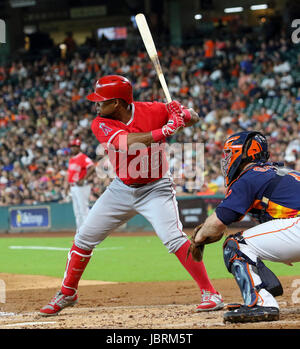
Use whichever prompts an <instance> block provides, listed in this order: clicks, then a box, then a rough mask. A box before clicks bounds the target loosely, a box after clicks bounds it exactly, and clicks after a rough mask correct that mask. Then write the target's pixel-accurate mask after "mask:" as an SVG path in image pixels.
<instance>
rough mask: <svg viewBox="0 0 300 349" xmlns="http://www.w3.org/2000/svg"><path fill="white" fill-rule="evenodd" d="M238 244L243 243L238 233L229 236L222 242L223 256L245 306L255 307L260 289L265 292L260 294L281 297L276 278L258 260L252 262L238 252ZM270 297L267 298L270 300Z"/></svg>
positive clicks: (280, 289) (279, 285) (278, 282)
mask: <svg viewBox="0 0 300 349" xmlns="http://www.w3.org/2000/svg"><path fill="white" fill-rule="evenodd" d="M240 244H245V242H244V240H243V238H242V237H241V235H240V234H239V233H238V234H236V235H233V236H229V237H228V238H227V239H226V240H225V242H224V245H223V254H224V262H225V265H226V267H227V270H228V271H229V272H230V273H232V274H233V276H234V278H235V280H236V282H237V284H238V285H239V288H240V290H241V293H242V297H243V299H244V302H245V305H247V306H249V307H252V306H254V305H256V304H257V302H258V299H259V293H260V291H261V290H262V289H264V290H266V291H267V292H265V291H262V292H263V293H262V294H268V293H270V294H271V295H272V296H274V297H276V296H280V295H282V293H283V290H282V286H281V283H280V281H279V280H278V278H277V277H276V276H275V275H274V274H273V272H272V271H271V270H270V269H268V268H267V267H266V266H265V265H264V263H263V262H262V261H261V260H260V259H259V258H257V260H256V262H254V261H252V260H251V259H250V258H249V257H248V256H247V255H245V254H244V253H243V252H242V251H241V250H240ZM254 278H255V280H254ZM271 295H269V297H271V298H272V296H271ZM270 301H271V302H272V300H270ZM274 302H275V304H276V301H275V300H274Z"/></svg>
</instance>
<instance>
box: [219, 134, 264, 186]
mask: <svg viewBox="0 0 300 349" xmlns="http://www.w3.org/2000/svg"><path fill="white" fill-rule="evenodd" d="M269 156H270V154H269V152H268V142H267V139H266V137H265V136H264V135H263V134H261V133H260V132H256V131H244V132H239V133H235V134H233V135H231V136H230V137H229V138H227V140H226V141H225V144H224V147H223V158H222V160H221V170H222V174H223V176H224V184H225V187H228V186H229V185H230V183H231V182H232V181H233V180H234V179H235V178H237V176H238V175H239V174H240V172H241V170H242V169H241V165H245V164H247V163H250V162H266V161H267V160H268V159H269Z"/></svg>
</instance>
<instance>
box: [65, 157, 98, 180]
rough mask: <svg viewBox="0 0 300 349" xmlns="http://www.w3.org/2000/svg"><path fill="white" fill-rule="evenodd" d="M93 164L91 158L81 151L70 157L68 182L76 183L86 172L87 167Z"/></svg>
mask: <svg viewBox="0 0 300 349" xmlns="http://www.w3.org/2000/svg"><path fill="white" fill-rule="evenodd" d="M93 165H94V162H93V160H91V159H90V158H89V157H88V156H87V155H85V154H83V153H79V154H77V155H75V156H73V157H71V158H70V160H69V166H68V182H69V183H76V182H78V181H79V180H81V179H83V178H84V177H85V175H86V173H87V169H88V168H89V167H91V166H93Z"/></svg>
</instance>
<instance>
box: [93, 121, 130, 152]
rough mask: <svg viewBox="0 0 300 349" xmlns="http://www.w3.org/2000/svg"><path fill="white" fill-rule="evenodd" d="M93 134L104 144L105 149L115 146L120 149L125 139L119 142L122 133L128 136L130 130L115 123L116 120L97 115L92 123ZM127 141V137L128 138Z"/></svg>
mask: <svg viewBox="0 0 300 349" xmlns="http://www.w3.org/2000/svg"><path fill="white" fill-rule="evenodd" d="M91 129H92V132H93V134H94V135H95V136H96V138H97V139H98V141H99V142H100V143H101V144H102V145H103V146H104V148H105V150H107V149H109V148H110V147H111V146H113V147H114V148H115V149H116V150H118V149H119V146H121V145H122V144H123V143H124V141H125V138H124V141H123V142H122V141H121V142H119V137H120V135H122V136H126V135H128V132H127V131H126V130H124V129H122V128H120V126H119V125H117V124H116V123H115V121H114V120H110V119H104V118H101V117H96V118H95V119H94V120H93V122H92V125H91ZM126 142H127V138H126ZM126 146H127V143H126Z"/></svg>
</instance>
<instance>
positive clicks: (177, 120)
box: [162, 113, 184, 137]
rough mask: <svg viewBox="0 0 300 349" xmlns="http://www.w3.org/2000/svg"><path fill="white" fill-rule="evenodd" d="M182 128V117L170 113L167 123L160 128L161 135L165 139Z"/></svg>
mask: <svg viewBox="0 0 300 349" xmlns="http://www.w3.org/2000/svg"><path fill="white" fill-rule="evenodd" d="M182 127H184V120H183V117H182V116H181V115H178V114H177V113H172V114H171V115H170V119H169V121H168V123H167V124H166V125H165V126H163V127H162V133H163V134H164V135H165V136H166V137H169V136H173V135H174V134H175V133H176V132H178V131H179V129H180V128H182Z"/></svg>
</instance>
